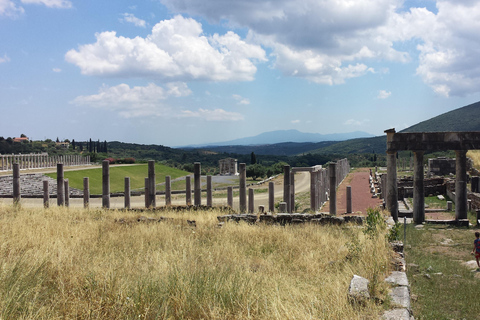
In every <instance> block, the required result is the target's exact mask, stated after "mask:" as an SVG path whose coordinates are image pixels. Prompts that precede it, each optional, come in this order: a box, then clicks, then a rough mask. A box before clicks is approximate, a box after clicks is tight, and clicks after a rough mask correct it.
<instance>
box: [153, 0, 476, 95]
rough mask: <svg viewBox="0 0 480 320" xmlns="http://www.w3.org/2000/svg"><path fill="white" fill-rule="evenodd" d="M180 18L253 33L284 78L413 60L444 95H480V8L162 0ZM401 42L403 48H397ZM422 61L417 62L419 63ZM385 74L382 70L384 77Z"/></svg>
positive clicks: (333, 76) (327, 78)
mask: <svg viewBox="0 0 480 320" xmlns="http://www.w3.org/2000/svg"><path fill="white" fill-rule="evenodd" d="M161 2H162V3H163V4H165V5H166V6H167V7H168V8H169V9H170V10H172V11H174V12H180V13H187V14H189V15H193V16H202V17H204V18H205V19H207V20H208V21H210V22H213V23H218V22H222V23H225V22H226V23H227V25H230V26H232V27H239V28H247V29H248V30H249V32H248V37H247V39H249V40H250V41H255V42H256V43H258V44H261V45H263V46H264V47H268V48H270V49H271V52H272V56H273V57H274V58H275V60H274V64H273V65H274V67H275V68H277V69H279V70H280V71H282V72H283V74H284V75H287V76H294V77H302V78H306V79H308V80H310V81H313V82H317V83H322V84H337V83H343V82H344V81H345V80H346V79H348V78H353V77H359V76H362V75H365V74H366V73H368V72H373V71H375V70H374V69H373V68H372V67H371V66H369V63H370V62H371V61H372V60H375V61H378V60H384V61H398V62H402V63H406V62H410V61H412V60H413V59H412V57H411V56H410V54H416V53H417V52H413V51H411V52H410V53H407V52H402V51H401V49H399V48H404V47H405V46H403V45H402V43H408V44H411V43H418V46H417V49H418V54H419V56H418V61H419V65H418V68H417V74H418V75H419V76H420V77H421V78H422V80H423V81H424V82H425V83H426V84H427V85H429V86H430V87H432V89H433V90H434V91H435V92H437V93H438V94H441V95H444V96H449V95H459V96H462V95H467V94H471V93H475V92H480V86H478V83H479V81H480V37H479V36H478V34H479V33H478V30H480V2H479V1H473V0H468V1H467V0H464V1H458V0H437V1H436V2H435V4H436V7H437V10H436V12H432V11H429V10H428V9H426V8H415V7H413V8H410V9H409V10H405V9H404V7H403V5H404V1H401V0H355V1H351V0H335V1H332V0H303V1H301V2H299V1H297V0H276V1H270V0H243V1H230V0H203V1H197V0H181V1H179V0H161ZM398 44H400V45H398ZM415 61H416V59H415ZM380 72H381V71H380Z"/></svg>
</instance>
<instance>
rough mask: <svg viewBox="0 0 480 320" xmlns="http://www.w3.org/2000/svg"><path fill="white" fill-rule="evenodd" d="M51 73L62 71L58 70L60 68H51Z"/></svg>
mask: <svg viewBox="0 0 480 320" xmlns="http://www.w3.org/2000/svg"><path fill="white" fill-rule="evenodd" d="M52 71H53V72H62V69H60V68H53V69H52Z"/></svg>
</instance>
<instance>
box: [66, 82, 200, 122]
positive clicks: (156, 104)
mask: <svg viewBox="0 0 480 320" xmlns="http://www.w3.org/2000/svg"><path fill="white" fill-rule="evenodd" d="M189 94H191V91H190V89H188V87H187V85H186V84H185V83H170V84H168V85H167V86H166V88H162V87H160V86H157V85H156V84H153V83H150V84H149V85H147V86H145V87H140V86H138V87H132V88H131V87H130V86H129V85H127V84H124V83H123V84H119V85H117V86H114V87H109V86H105V85H104V86H103V87H101V88H100V90H99V92H98V94H94V95H89V96H78V97H76V98H75V99H74V100H73V101H71V102H70V103H72V104H74V105H78V106H90V107H95V108H104V109H107V110H110V111H113V112H117V113H118V114H119V115H120V116H121V117H124V118H133V117H144V116H165V115H166V114H167V113H169V112H170V107H168V106H167V105H166V104H165V103H163V101H164V100H166V99H167V98H169V97H181V96H187V95H189Z"/></svg>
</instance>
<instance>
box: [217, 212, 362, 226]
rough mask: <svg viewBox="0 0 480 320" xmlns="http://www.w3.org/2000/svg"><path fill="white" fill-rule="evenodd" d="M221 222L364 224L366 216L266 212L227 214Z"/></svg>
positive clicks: (219, 219)
mask: <svg viewBox="0 0 480 320" xmlns="http://www.w3.org/2000/svg"><path fill="white" fill-rule="evenodd" d="M217 219H218V221H219V222H220V223H225V222H229V221H234V222H240V221H244V222H247V223H250V224H256V223H266V224H280V225H286V224H304V223H313V224H319V225H325V224H333V225H342V224H345V223H355V224H360V225H361V224H363V222H364V220H365V217H362V216H345V217H337V216H331V215H329V214H327V213H317V214H308V213H278V214H275V215H272V214H264V215H255V214H227V215H223V216H218V217H217Z"/></svg>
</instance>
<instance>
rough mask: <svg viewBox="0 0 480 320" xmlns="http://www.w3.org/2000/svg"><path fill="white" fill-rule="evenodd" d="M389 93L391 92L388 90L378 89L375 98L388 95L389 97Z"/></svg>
mask: <svg viewBox="0 0 480 320" xmlns="http://www.w3.org/2000/svg"><path fill="white" fill-rule="evenodd" d="M391 94H392V93H391V92H390V91H386V90H380V91H379V92H378V96H377V99H387V98H388V97H390V95H391Z"/></svg>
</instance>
